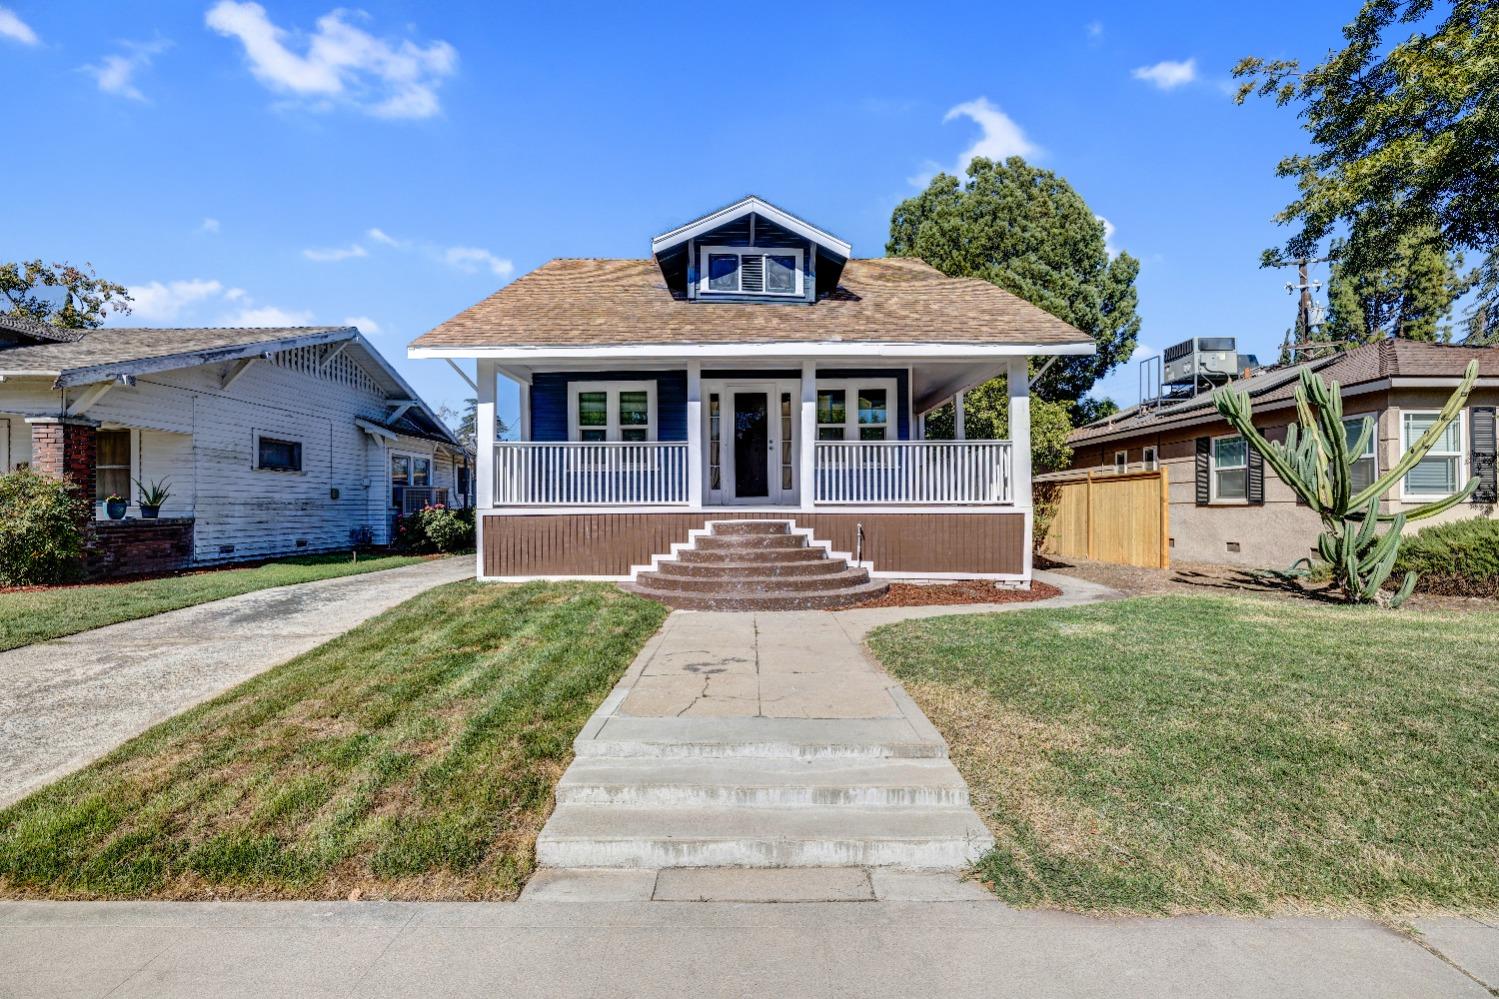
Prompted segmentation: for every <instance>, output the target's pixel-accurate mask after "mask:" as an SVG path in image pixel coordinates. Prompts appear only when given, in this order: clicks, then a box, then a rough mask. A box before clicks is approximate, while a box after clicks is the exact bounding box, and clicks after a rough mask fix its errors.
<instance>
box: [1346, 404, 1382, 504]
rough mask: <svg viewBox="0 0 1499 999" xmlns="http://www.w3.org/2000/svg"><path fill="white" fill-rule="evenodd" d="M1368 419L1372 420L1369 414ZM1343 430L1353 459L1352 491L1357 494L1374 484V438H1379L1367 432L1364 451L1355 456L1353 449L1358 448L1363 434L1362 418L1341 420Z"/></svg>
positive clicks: (1377, 464) (1374, 433)
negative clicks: (1367, 437)
mask: <svg viewBox="0 0 1499 999" xmlns="http://www.w3.org/2000/svg"><path fill="white" fill-rule="evenodd" d="M1369 419H1371V420H1373V419H1374V416H1373V414H1372V413H1371V414H1370V416H1369ZM1343 430H1344V433H1345V435H1346V436H1347V438H1348V451H1349V454H1350V455H1351V456H1352V458H1353V480H1352V483H1351V485H1352V486H1353V491H1354V492H1355V493H1356V492H1359V491H1361V490H1363V489H1367V488H1368V487H1369V486H1372V485H1373V484H1374V479H1375V477H1376V476H1378V475H1379V461H1378V459H1377V458H1375V456H1374V438H1375V437H1377V436H1379V435H1378V434H1377V433H1376V432H1375V431H1374V430H1370V431H1369V439H1368V440H1367V441H1365V442H1364V449H1363V450H1362V451H1360V452H1358V453H1357V454H1354V453H1353V449H1354V448H1356V447H1358V439H1359V437H1361V436H1363V433H1364V417H1362V416H1349V417H1346V418H1345V419H1344V420H1343Z"/></svg>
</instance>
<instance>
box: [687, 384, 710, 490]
mask: <svg viewBox="0 0 1499 999" xmlns="http://www.w3.org/2000/svg"><path fill="white" fill-rule="evenodd" d="M706 430H707V427H706V426H705V417H704V415H703V366H702V363H701V362H699V361H688V362H687V498H688V501H689V502H692V503H702V502H704V501H705V500H706V499H707V494H706V493H705V492H704V489H705V488H706V484H705V483H704V481H703V465H704V459H705V458H706V457H707V455H706V454H705V451H706V450H707V445H706V444H705V440H706V438H707V433H706Z"/></svg>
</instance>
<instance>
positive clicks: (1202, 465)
mask: <svg viewBox="0 0 1499 999" xmlns="http://www.w3.org/2000/svg"><path fill="white" fill-rule="evenodd" d="M1212 450H1213V441H1212V438H1209V437H1199V438H1197V477H1196V482H1195V485H1196V487H1197V505H1198V506H1207V505H1208V502H1209V501H1210V500H1211V499H1212V497H1213V491H1212V483H1211V481H1210V479H1211V476H1212V474H1213V470H1212V467H1211V466H1210V464H1209V462H1208V459H1209V456H1210V455H1211V454H1212Z"/></svg>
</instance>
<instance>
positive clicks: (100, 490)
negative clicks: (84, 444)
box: [0, 430, 130, 500]
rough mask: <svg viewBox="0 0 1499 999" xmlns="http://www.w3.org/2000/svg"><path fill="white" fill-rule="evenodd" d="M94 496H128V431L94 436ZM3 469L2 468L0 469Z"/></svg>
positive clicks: (115, 431)
mask: <svg viewBox="0 0 1499 999" xmlns="http://www.w3.org/2000/svg"><path fill="white" fill-rule="evenodd" d="M94 447H95V448H96V452H95V455H96V457H95V462H94V473H95V474H94V498H95V499H96V500H106V499H108V498H109V497H110V496H118V497H120V499H124V500H128V499H129V498H130V431H128V430H100V431H98V433H97V434H95V436H94ZM0 471H3V469H0Z"/></svg>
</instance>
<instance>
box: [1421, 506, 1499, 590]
mask: <svg viewBox="0 0 1499 999" xmlns="http://www.w3.org/2000/svg"><path fill="white" fill-rule="evenodd" d="M1395 569H1396V571H1397V572H1400V573H1404V572H1408V571H1409V572H1415V573H1418V574H1419V577H1420V578H1419V581H1418V582H1417V584H1416V588H1417V589H1418V590H1421V591H1423V592H1426V593H1442V594H1447V595H1450V596H1463V597H1499V520H1491V519H1490V518H1488V517H1474V518H1472V519H1471V520H1454V521H1449V522H1448V523H1445V524H1433V525H1432V526H1431V527H1426V528H1423V529H1421V530H1420V531H1417V532H1416V533H1415V534H1412V535H1410V536H1409V537H1407V538H1405V539H1404V540H1403V541H1402V542H1401V544H1400V554H1399V556H1397V557H1396V560H1395Z"/></svg>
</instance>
